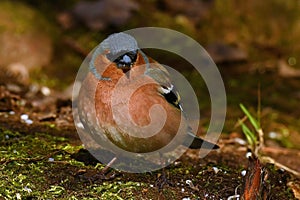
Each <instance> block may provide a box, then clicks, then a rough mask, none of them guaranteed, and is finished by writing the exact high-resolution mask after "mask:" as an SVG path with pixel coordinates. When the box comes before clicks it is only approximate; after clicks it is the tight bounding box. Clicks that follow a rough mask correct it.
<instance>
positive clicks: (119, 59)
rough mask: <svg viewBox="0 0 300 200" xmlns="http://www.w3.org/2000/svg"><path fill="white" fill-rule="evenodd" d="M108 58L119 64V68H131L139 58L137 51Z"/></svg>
mask: <svg viewBox="0 0 300 200" xmlns="http://www.w3.org/2000/svg"><path fill="white" fill-rule="evenodd" d="M107 58H108V59H109V60H111V61H113V62H115V63H116V64H117V66H118V67H120V68H122V67H130V66H131V65H132V64H133V63H134V62H135V61H136V58H137V51H129V52H125V53H122V52H121V53H118V55H114V56H112V55H110V54H108V55H107Z"/></svg>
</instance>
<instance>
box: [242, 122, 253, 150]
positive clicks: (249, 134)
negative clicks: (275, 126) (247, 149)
mask: <svg viewBox="0 0 300 200" xmlns="http://www.w3.org/2000/svg"><path fill="white" fill-rule="evenodd" d="M241 127H242V130H243V132H244V134H245V136H246V139H247V141H248V143H249V145H250V146H251V147H252V148H253V147H255V145H256V143H257V138H256V136H255V134H254V133H253V132H252V131H251V130H250V129H249V128H248V127H247V126H246V125H245V124H244V123H243V122H242V123H241ZM252 150H254V149H252Z"/></svg>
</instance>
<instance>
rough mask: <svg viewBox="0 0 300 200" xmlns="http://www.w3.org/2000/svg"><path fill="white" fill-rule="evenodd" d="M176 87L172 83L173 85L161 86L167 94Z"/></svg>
mask: <svg viewBox="0 0 300 200" xmlns="http://www.w3.org/2000/svg"><path fill="white" fill-rule="evenodd" d="M173 88H174V85H171V87H167V88H164V87H161V90H162V92H163V93H165V94H169V93H170V92H171V91H172V90H173Z"/></svg>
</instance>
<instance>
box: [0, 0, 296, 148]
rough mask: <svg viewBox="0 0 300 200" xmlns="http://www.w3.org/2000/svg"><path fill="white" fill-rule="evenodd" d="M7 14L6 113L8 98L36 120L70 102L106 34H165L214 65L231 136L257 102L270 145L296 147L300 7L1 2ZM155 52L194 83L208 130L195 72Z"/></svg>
mask: <svg viewBox="0 0 300 200" xmlns="http://www.w3.org/2000/svg"><path fill="white" fill-rule="evenodd" d="M0 10H1V12H0V44H1V45H0V85H1V90H0V92H2V95H0V96H1V98H2V105H5V106H7V105H8V104H9V103H7V102H6V101H5V100H3V99H5V98H6V97H7V96H5V95H4V94H5V92H6V91H9V94H10V95H14V94H18V95H20V96H21V97H22V98H24V99H25V101H26V102H27V103H26V105H28V102H29V104H30V106H29V107H28V110H29V111H30V112H31V111H35V110H38V111H43V112H44V113H46V112H47V109H49V106H48V105H50V104H51V102H53V101H51V100H49V99H48V100H47V98H45V97H48V98H49V97H54V96H55V95H56V97H57V96H59V97H60V98H62V99H70V97H71V91H72V90H71V88H72V83H73V81H74V79H75V76H76V73H77V70H78V69H79V67H80V65H81V62H82V61H83V59H84V58H85V56H86V55H87V54H88V53H89V52H90V51H91V50H92V49H93V48H95V47H96V45H98V44H99V43H100V42H101V41H102V40H103V39H104V38H106V37H107V36H108V35H109V34H111V33H115V32H120V31H125V30H128V29H132V28H137V27H144V26H155V27H165V28H170V29H174V30H177V31H180V32H182V33H185V34H187V35H188V36H190V37H192V38H194V39H195V40H197V41H198V42H199V43H200V44H201V45H202V46H203V47H204V48H205V49H206V50H207V51H208V52H209V54H210V55H211V57H212V58H213V60H214V61H215V62H216V64H217V66H218V68H219V70H220V71H221V74H222V76H223V79H224V83H225V87H226V91H227V98H228V111H227V118H226V124H225V128H224V133H227V134H232V133H235V132H240V131H239V129H237V128H235V124H236V122H237V119H238V118H240V117H241V116H242V112H241V111H240V108H239V103H243V104H244V105H245V106H246V107H247V108H249V109H250V111H252V112H254V113H255V112H256V110H257V108H258V105H259V103H258V102H260V104H261V112H260V118H261V123H262V127H263V128H264V130H265V133H266V137H268V138H270V139H272V140H270V141H269V142H270V143H272V144H273V143H274V145H280V146H285V147H293V148H299V144H300V136H299V134H300V109H299V101H300V1H299V0H289V1H285V0H272V1H271V0H268V1H260V0H253V1H249V2H247V1H246V2H245V1H243V2H242V1H237V0H228V1H226V3H225V2H224V1H222V0H177V1H172V0H144V1H137V0H123V1H119V0H69V1H60V0H51V1H44V0H19V1H17V0H1V2H0ZM149 54H150V55H151V56H152V57H153V58H154V59H156V60H158V61H159V62H161V63H163V64H167V65H169V66H172V67H174V68H175V69H177V70H179V71H181V72H182V73H183V74H184V75H185V76H186V77H187V78H188V79H189V80H190V81H191V83H192V85H193V86H194V88H195V90H196V93H197V95H198V96H199V104H200V108H201V117H202V120H201V124H202V126H203V129H204V130H205V129H206V126H207V125H208V123H209V121H208V119H209V116H210V101H209V98H208V94H207V91H206V86H205V84H204V83H199V75H198V74H197V72H196V71H194V70H193V68H191V67H189V66H188V64H184V61H182V60H180V58H178V57H176V56H175V55H171V54H167V53H166V52H159V51H153V52H152V51H149ZM166 55H167V56H166ZM193 81H194V83H193ZM39 95H40V96H41V97H42V100H40V99H41V98H40V99H38V96H39ZM45 99H46V100H45ZM3 102H4V103H3ZM63 103H64V101H63ZM0 106H1V103H0ZM10 106H12V107H13V106H14V105H10ZM50 107H51V106H50ZM2 109H4V107H2ZM5 109H6V110H9V108H5ZM5 109H4V110H5ZM47 117H48V118H49V116H47V115H46V116H45V115H42V117H40V118H41V119H42V120H43V119H46V120H47V119H48V118H47ZM50 117H51V116H50ZM40 118H39V119H40Z"/></svg>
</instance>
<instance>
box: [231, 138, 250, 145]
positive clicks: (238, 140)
mask: <svg viewBox="0 0 300 200" xmlns="http://www.w3.org/2000/svg"><path fill="white" fill-rule="evenodd" d="M234 141H235V142H236V143H238V144H240V145H246V144H247V142H246V141H245V140H243V139H241V138H234Z"/></svg>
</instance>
